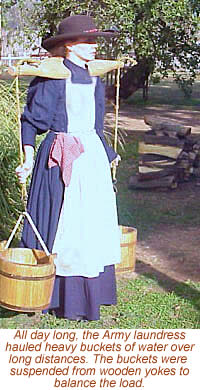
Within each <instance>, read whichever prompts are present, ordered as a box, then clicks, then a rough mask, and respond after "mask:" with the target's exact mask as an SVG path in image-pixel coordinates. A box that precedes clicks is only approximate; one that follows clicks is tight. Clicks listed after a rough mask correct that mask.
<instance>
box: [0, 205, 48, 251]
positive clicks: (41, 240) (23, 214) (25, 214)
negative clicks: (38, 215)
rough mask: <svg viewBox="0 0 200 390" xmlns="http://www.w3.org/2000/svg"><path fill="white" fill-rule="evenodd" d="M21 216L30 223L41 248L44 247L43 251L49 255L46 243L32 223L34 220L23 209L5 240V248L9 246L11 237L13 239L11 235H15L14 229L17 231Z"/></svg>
mask: <svg viewBox="0 0 200 390" xmlns="http://www.w3.org/2000/svg"><path fill="white" fill-rule="evenodd" d="M23 217H26V218H27V219H28V222H29V223H30V225H31V227H32V229H33V231H34V233H35V235H36V237H37V239H38V241H39V242H40V244H41V246H42V248H43V249H44V252H45V253H46V255H47V256H50V252H49V251H48V249H47V247H46V245H45V243H44V241H43V239H42V237H41V235H40V233H39V232H38V230H37V228H36V226H35V225H34V222H33V220H32V218H31V216H30V215H29V214H28V213H27V212H26V211H24V212H23V213H22V214H21V215H20V216H19V218H18V221H17V223H16V225H15V227H14V229H13V231H12V232H11V234H10V237H9V238H8V241H7V243H6V245H5V249H8V247H9V246H10V243H11V241H12V239H13V237H14V235H15V233H16V231H17V229H18V227H19V225H20V223H21V221H22V218H23Z"/></svg>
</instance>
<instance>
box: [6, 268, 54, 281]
mask: <svg viewBox="0 0 200 390" xmlns="http://www.w3.org/2000/svg"><path fill="white" fill-rule="evenodd" d="M55 274H56V273H55V272H54V273H53V274H51V275H47V276H39V277H33V276H20V275H13V274H9V273H8V272H4V271H1V270H0V275H2V276H5V277H6V278H9V279H17V280H28V281H33V282H37V281H38V282H40V281H42V280H48V279H52V278H54V277H55Z"/></svg>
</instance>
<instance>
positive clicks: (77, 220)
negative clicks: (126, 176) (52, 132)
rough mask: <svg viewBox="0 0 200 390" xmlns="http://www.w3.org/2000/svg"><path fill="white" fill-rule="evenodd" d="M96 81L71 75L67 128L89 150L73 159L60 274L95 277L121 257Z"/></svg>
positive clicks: (59, 238) (57, 244) (57, 249)
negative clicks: (99, 122) (99, 127)
mask: <svg viewBox="0 0 200 390" xmlns="http://www.w3.org/2000/svg"><path fill="white" fill-rule="evenodd" d="M95 85H96V77H92V83H91V84H73V83H71V80H69V79H67V80H66V109H67V114H68V124H69V125H68V133H69V134H71V135H74V136H76V137H78V138H79V139H80V141H81V143H82V145H83V147H84V152H83V153H82V154H81V155H80V157H78V158H77V159H76V160H75V161H74V162H73V167H72V175H71V181H70V184H69V186H68V187H65V192H64V201H63V206H62V210H61V214H60V219H59V223H58V228H57V233H56V237H55V241H54V245H53V253H57V259H56V260H55V264H56V274H57V275H60V276H85V277H96V276H99V273H100V272H103V271H104V266H105V265H111V264H116V263H119V262H120V232H119V227H118V219H117V210H116V199H115V193H114V191H113V186H112V178H111V171H110V165H109V161H108V158H107V155H106V152H105V149H104V147H103V144H102V142H101V140H100V138H99V136H98V135H97V134H96V131H95V129H94V123H95V99H94V93H95Z"/></svg>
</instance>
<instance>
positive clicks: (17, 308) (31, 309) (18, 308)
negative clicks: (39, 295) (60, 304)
mask: <svg viewBox="0 0 200 390" xmlns="http://www.w3.org/2000/svg"><path fill="white" fill-rule="evenodd" d="M48 305H49V302H48V303H45V304H44V305H42V306H37V307H26V306H14V305H10V304H9V303H6V302H2V301H0V306H2V307H4V308H5V309H8V310H9V309H10V310H13V311H21V312H28V313H32V312H36V311H41V310H44V309H46V308H47V307H48Z"/></svg>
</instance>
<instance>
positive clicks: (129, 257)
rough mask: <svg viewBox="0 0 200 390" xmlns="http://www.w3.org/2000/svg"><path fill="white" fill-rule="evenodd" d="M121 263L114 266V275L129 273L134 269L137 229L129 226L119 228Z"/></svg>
mask: <svg viewBox="0 0 200 390" xmlns="http://www.w3.org/2000/svg"><path fill="white" fill-rule="evenodd" d="M119 228H120V247H121V261H120V263H119V264H116V265H115V271H116V273H121V272H128V271H129V272H130V271H134V269H135V262H136V255H135V251H136V242H137V229H135V228H133V227H130V226H122V225H120V226H119Z"/></svg>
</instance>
